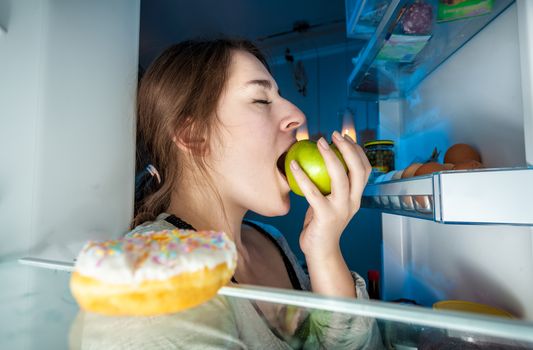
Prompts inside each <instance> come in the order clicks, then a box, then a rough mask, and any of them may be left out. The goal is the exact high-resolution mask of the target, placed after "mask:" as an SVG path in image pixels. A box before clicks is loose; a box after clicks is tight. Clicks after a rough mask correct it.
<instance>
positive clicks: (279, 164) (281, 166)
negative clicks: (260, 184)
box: [276, 152, 287, 177]
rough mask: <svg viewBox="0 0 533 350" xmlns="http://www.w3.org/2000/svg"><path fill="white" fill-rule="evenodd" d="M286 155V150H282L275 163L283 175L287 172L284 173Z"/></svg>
mask: <svg viewBox="0 0 533 350" xmlns="http://www.w3.org/2000/svg"><path fill="white" fill-rule="evenodd" d="M286 156H287V152H283V153H282V154H281V156H279V158H278V162H277V163H276V165H277V167H278V170H279V172H280V173H281V174H282V175H283V176H284V177H287V174H285V157H286Z"/></svg>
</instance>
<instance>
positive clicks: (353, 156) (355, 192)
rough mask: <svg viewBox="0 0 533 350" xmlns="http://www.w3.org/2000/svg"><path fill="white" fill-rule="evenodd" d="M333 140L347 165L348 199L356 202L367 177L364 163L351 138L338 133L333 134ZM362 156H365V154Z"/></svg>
mask: <svg viewBox="0 0 533 350" xmlns="http://www.w3.org/2000/svg"><path fill="white" fill-rule="evenodd" d="M333 142H335V145H336V146H337V147H338V148H339V150H340V151H341V153H342V156H343V158H344V161H345V162H346V166H347V167H348V177H349V179H350V189H349V194H350V200H351V201H355V202H358V201H360V200H361V193H362V191H363V188H364V186H365V184H366V181H367V179H368V174H367V169H366V164H365V162H364V159H363V158H361V153H360V152H359V149H360V147H359V146H358V145H357V144H355V142H353V140H351V139H349V138H346V137H342V136H340V134H338V133H336V134H334V137H333ZM361 151H362V150H361ZM364 157H365V158H366V155H365V156H364Z"/></svg>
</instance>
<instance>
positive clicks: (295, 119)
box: [280, 101, 306, 132]
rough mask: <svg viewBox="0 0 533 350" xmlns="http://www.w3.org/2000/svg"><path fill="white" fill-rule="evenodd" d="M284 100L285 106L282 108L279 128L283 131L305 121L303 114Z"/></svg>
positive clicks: (296, 126) (294, 128)
mask: <svg viewBox="0 0 533 350" xmlns="http://www.w3.org/2000/svg"><path fill="white" fill-rule="evenodd" d="M285 102H286V108H285V109H284V117H283V119H282V121H281V124H280V128H281V130H282V131H285V132H287V131H293V130H296V129H298V127H300V125H302V124H304V123H305V122H306V119H305V114H304V113H303V112H302V111H301V110H300V109H299V108H298V107H296V106H295V105H293V104H292V103H290V102H289V101H285Z"/></svg>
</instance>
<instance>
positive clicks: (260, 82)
mask: <svg viewBox="0 0 533 350" xmlns="http://www.w3.org/2000/svg"><path fill="white" fill-rule="evenodd" d="M244 85H245V86H249V85H259V86H261V87H263V88H265V89H267V90H271V89H272V83H271V82H270V80H266V79H255V80H250V81H249V82H247V83H246V84H244Z"/></svg>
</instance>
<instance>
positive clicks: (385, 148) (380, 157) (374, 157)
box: [364, 140, 394, 175]
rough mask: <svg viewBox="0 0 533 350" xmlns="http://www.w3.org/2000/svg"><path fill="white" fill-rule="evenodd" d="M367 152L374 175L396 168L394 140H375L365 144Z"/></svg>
mask: <svg viewBox="0 0 533 350" xmlns="http://www.w3.org/2000/svg"><path fill="white" fill-rule="evenodd" d="M364 148H365V153H366V156H367V158H368V161H369V162H370V165H372V172H373V173H374V175H379V174H385V173H388V172H389V171H392V170H394V141H392V140H374V141H369V142H366V143H365V144H364Z"/></svg>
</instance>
